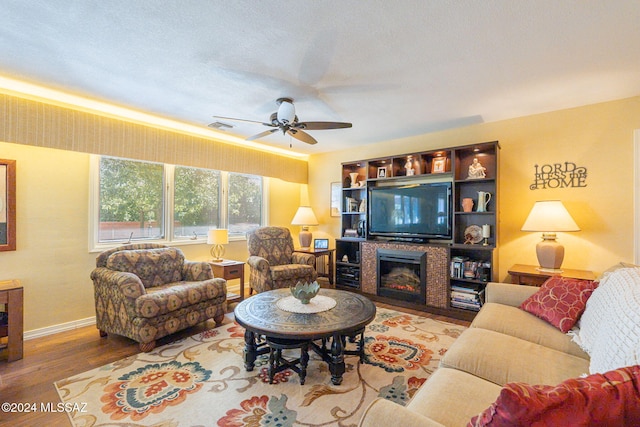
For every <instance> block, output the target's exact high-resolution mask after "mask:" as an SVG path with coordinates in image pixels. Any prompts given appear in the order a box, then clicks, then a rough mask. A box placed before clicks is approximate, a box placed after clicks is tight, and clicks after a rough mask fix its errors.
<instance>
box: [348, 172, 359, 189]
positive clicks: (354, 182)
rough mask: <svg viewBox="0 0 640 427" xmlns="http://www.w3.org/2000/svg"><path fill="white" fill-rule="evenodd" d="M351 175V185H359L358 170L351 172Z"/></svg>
mask: <svg viewBox="0 0 640 427" xmlns="http://www.w3.org/2000/svg"><path fill="white" fill-rule="evenodd" d="M349 176H350V177H351V187H357V186H358V172H351V173H350V174H349Z"/></svg>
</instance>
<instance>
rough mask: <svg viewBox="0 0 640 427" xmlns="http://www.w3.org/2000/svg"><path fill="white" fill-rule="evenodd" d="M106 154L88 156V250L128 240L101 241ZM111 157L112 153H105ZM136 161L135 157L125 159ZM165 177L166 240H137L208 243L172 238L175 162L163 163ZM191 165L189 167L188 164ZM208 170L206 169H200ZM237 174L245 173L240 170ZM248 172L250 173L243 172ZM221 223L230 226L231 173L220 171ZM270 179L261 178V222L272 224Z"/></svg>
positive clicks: (242, 237)
mask: <svg viewBox="0 0 640 427" xmlns="http://www.w3.org/2000/svg"><path fill="white" fill-rule="evenodd" d="M101 157H103V156H100V155H96V154H92V155H90V156H89V252H102V251H104V250H107V249H110V248H114V247H117V246H121V245H123V244H124V243H125V242H122V241H119V242H109V243H105V242H100V241H99V240H98V231H99V223H100V158H101ZM104 157H110V156H104ZM125 160H133V161H137V160H135V159H125ZM163 166H164V179H165V181H164V182H165V185H166V188H165V189H164V201H163V209H164V222H165V224H164V230H165V238H164V239H148V240H146V239H145V240H136V242H140V243H161V244H165V245H171V246H183V245H193V244H203V243H207V238H206V236H198V238H196V239H176V238H174V237H173V233H174V221H173V212H174V208H173V204H174V200H173V196H174V188H175V187H174V171H175V165H171V164H167V163H164V164H163ZM187 167H190V166H187ZM200 169H206V168H200ZM238 174H241V175H242V174H243V173H240V172H238ZM244 175H249V174H244ZM220 191H221V194H220V226H221V227H228V224H229V218H228V209H227V205H228V200H229V199H228V196H229V172H227V171H220ZM268 213H269V178H268V177H264V176H263V177H262V213H261V215H262V223H261V225H263V226H264V225H267V224H268V223H269V218H268ZM241 240H246V236H245V235H243V234H237V233H236V234H229V241H241Z"/></svg>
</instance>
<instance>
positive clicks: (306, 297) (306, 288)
mask: <svg viewBox="0 0 640 427" xmlns="http://www.w3.org/2000/svg"><path fill="white" fill-rule="evenodd" d="M289 290H290V291H291V294H292V295H293V296H294V297H296V299H298V300H299V301H300V302H301V303H302V304H309V301H311V298H313V297H315V296H316V295H318V292H319V291H320V285H319V284H318V282H313V283H307V282H304V283H303V282H298V283H296V284H295V285H294V286H290V287H289Z"/></svg>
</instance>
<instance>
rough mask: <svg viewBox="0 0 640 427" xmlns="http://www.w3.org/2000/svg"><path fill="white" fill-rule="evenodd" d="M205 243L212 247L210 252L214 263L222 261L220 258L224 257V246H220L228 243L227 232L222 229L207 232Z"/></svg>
mask: <svg viewBox="0 0 640 427" xmlns="http://www.w3.org/2000/svg"><path fill="white" fill-rule="evenodd" d="M207 243H208V244H209V245H213V246H211V251H210V253H211V256H212V257H213V260H214V261H216V262H220V261H222V256H223V255H224V246H222V245H226V244H227V243H229V233H228V231H227V230H226V229H224V228H218V229H214V230H209V233H208V234H207Z"/></svg>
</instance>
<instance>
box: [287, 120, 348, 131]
mask: <svg viewBox="0 0 640 427" xmlns="http://www.w3.org/2000/svg"><path fill="white" fill-rule="evenodd" d="M294 126H295V127H296V129H306V130H323V129H344V128H350V127H351V126H352V124H351V123H344V122H300V123H296V124H295V125H294Z"/></svg>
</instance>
